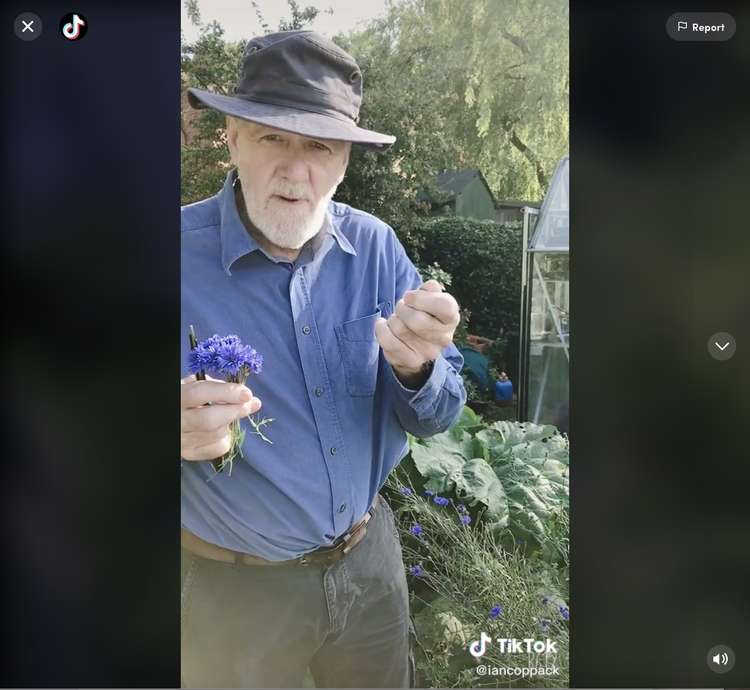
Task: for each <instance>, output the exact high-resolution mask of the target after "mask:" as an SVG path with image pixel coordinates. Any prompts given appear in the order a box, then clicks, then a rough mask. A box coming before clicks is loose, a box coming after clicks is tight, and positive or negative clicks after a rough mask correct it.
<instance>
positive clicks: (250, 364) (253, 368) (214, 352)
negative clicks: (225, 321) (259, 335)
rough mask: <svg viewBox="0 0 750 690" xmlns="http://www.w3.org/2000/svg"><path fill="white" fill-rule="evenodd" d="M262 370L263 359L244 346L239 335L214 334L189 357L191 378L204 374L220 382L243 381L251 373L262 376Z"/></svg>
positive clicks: (201, 343)
mask: <svg viewBox="0 0 750 690" xmlns="http://www.w3.org/2000/svg"><path fill="white" fill-rule="evenodd" d="M262 368H263V355H261V354H260V353H258V352H257V351H256V350H255V349H253V348H252V347H250V346H249V345H243V344H242V341H241V340H240V339H239V336H236V335H225V336H219V335H217V334H214V335H212V336H211V337H210V338H206V340H203V341H202V342H200V343H198V345H197V346H196V348H195V349H194V350H192V351H191V352H190V353H189V355H188V370H189V371H190V373H192V374H197V373H198V372H199V371H205V372H207V373H209V374H211V375H213V376H215V377H217V378H226V377H231V378H232V379H235V380H243V381H244V379H246V378H247V377H248V375H249V374H250V373H251V372H252V373H254V374H259V373H260V371H261V369H262Z"/></svg>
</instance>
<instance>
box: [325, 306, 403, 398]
mask: <svg viewBox="0 0 750 690" xmlns="http://www.w3.org/2000/svg"><path fill="white" fill-rule="evenodd" d="M392 313H393V308H392V305H391V303H390V302H388V301H386V302H381V303H380V304H378V308H377V311H376V312H375V313H374V314H368V315H367V316H362V317H360V318H358V319H353V320H351V321H345V322H344V323H342V324H340V325H338V326H334V331H335V332H336V339H337V340H338V344H339V350H340V352H341V366H342V368H343V370H344V378H345V379H346V388H347V390H348V391H349V395H352V396H354V397H358V398H364V397H369V396H372V395H374V394H375V388H376V387H377V384H378V363H379V360H380V344H379V343H378V340H377V338H376V337H375V323H376V322H377V320H378V319H379V318H381V317H382V318H384V319H387V318H388V317H389V316H390V315H391V314H392Z"/></svg>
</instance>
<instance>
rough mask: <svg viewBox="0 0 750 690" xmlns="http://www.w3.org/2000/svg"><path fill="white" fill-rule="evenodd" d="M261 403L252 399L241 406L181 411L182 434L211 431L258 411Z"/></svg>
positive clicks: (197, 408)
mask: <svg viewBox="0 0 750 690" xmlns="http://www.w3.org/2000/svg"><path fill="white" fill-rule="evenodd" d="M260 406H261V402H260V400H259V399H258V398H253V399H252V400H249V401H248V402H246V403H243V404H242V405H211V406H206V407H195V408H188V409H183V410H182V416H181V427H182V429H181V430H182V431H183V432H191V431H213V430H214V429H218V428H219V427H222V426H225V425H226V424H229V423H230V422H233V421H234V420H235V419H239V418H240V417H247V415H249V414H254V413H255V412H257V411H258V410H259V409H260Z"/></svg>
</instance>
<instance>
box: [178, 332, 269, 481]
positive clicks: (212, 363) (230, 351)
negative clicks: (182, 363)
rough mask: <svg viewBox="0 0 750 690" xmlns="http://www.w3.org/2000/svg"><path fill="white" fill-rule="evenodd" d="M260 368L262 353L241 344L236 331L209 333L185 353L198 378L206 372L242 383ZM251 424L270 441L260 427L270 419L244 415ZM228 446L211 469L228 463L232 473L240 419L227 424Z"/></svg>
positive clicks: (240, 433) (239, 444)
mask: <svg viewBox="0 0 750 690" xmlns="http://www.w3.org/2000/svg"><path fill="white" fill-rule="evenodd" d="M262 368H263V355H261V354H260V353H259V352H256V350H254V349H253V348H252V347H250V346H249V345H243V344H242V341H241V340H240V339H239V337H238V336H236V335H225V336H220V335H216V334H214V335H212V336H211V337H210V338H207V339H206V340H203V341H201V342H200V343H198V344H197V345H196V346H195V347H194V348H193V349H192V350H191V351H190V354H189V355H188V370H189V371H190V373H191V374H196V375H197V376H198V378H199V379H200V378H202V377H204V376H205V374H209V375H210V376H213V377H214V378H217V379H223V380H225V381H227V382H228V383H241V384H242V385H244V384H245V382H246V381H247V378H248V376H250V374H251V373H252V374H259V373H260V372H261V369H262ZM246 419H247V420H248V422H249V423H250V425H251V426H252V428H253V433H254V434H257V435H258V436H260V437H261V438H262V439H263V440H264V441H266V442H267V443H272V441H270V440H269V439H268V438H266V436H265V435H264V434H263V432H262V431H261V428H262V427H263V426H265V425H266V424H268V423H270V422H272V421H273V419H261V420H259V421H256V420H254V419H253V418H252V417H251V416H249V415H248V416H247V418H246ZM230 430H231V446H230V448H229V451H228V452H227V453H225V454H224V455H222V456H221V458H217V460H216V461H214V469H215V470H216V472H221V471H223V470H224V468H225V467H229V474H230V475H231V474H232V463H233V461H234V459H235V458H236V457H237V456H238V455H239V456H240V457H244V456H243V454H242V444H243V443H244V441H245V431H244V429H242V427H241V425H240V420H239V419H236V420H234V421H233V422H232V423H231V425H230Z"/></svg>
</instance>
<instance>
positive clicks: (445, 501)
mask: <svg viewBox="0 0 750 690" xmlns="http://www.w3.org/2000/svg"><path fill="white" fill-rule="evenodd" d="M432 502H433V503H437V504H438V505H439V506H447V505H448V504H449V503H450V501H449V500H448V499H447V498H443V497H442V496H435V498H433V499H432Z"/></svg>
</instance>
